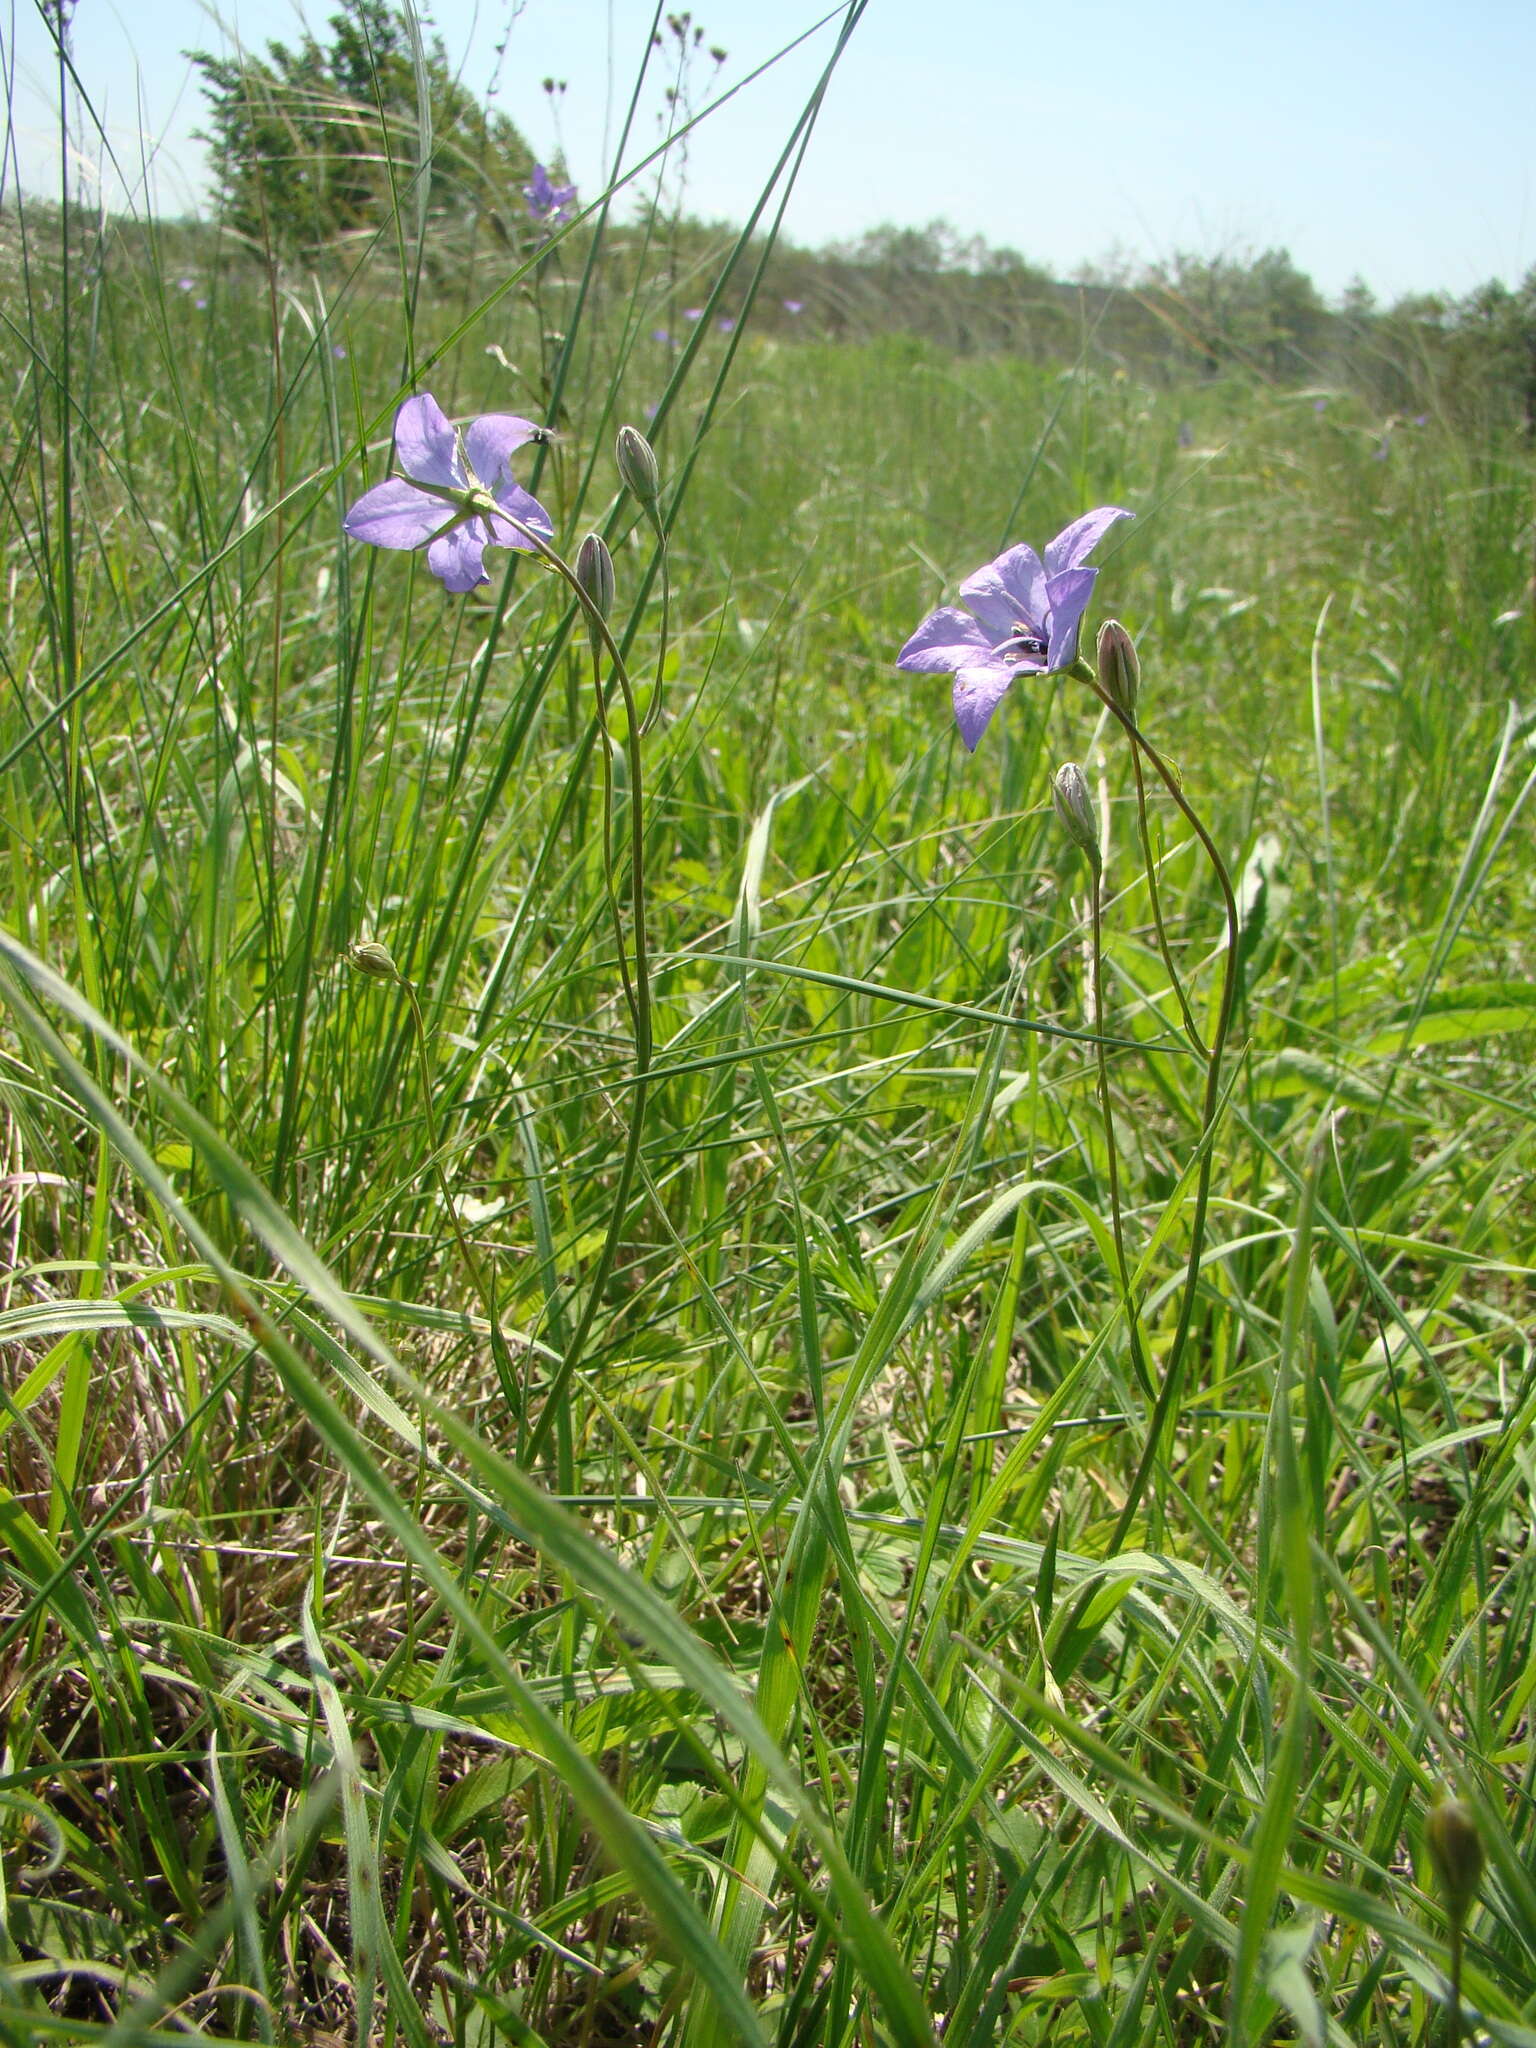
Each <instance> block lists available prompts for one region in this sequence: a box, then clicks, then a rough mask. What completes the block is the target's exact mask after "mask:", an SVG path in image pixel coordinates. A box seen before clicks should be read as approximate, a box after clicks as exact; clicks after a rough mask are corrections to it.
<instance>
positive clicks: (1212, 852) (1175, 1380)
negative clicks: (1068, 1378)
mask: <svg viewBox="0 0 1536 2048" xmlns="http://www.w3.org/2000/svg"><path fill="white" fill-rule="evenodd" d="M1086 678H1087V680H1088V682H1089V683H1090V685H1091V687H1092V689H1093V691H1094V694H1095V695H1096V696H1097V697H1098V699H1099V701H1100V702H1101V703H1102V704H1104V705H1105V706H1106V707H1107V708H1108V709H1109V710H1110V711H1111V712H1112V713H1113V714H1114V716H1115V717H1116V718H1117V719H1118V720H1119V721H1120V724H1121V725H1122V726H1123V727H1124V729H1125V733H1126V736H1127V738H1128V739H1129V740H1130V742H1131V745H1132V746H1133V748H1135V749H1136V750H1137V751H1139V752H1140V753H1141V754H1142V755H1143V756H1144V757H1145V758H1146V760H1147V761H1148V762H1150V764H1151V766H1152V769H1153V771H1154V772H1155V774H1156V775H1157V776H1158V778H1159V780H1160V781H1161V782H1162V784H1163V786H1164V788H1165V789H1166V790H1167V791H1168V794H1169V795H1170V796H1171V797H1172V798H1173V800H1174V802H1175V803H1176V804H1177V805H1178V807H1179V809H1180V811H1181V812H1182V813H1183V815H1184V818H1185V821H1186V822H1187V823H1188V825H1189V828H1190V830H1191V831H1192V832H1193V833H1194V835H1195V837H1196V838H1197V839H1198V840H1199V841H1200V844H1201V845H1202V846H1203V847H1204V849H1205V853H1206V858H1207V859H1208V860H1209V861H1210V863H1211V867H1212V869H1213V871H1214V872H1215V876H1216V880H1217V883H1218V885H1219V887H1220V889H1221V897H1222V903H1223V905H1224V906H1225V909H1226V914H1227V958H1226V963H1225V967H1224V969H1223V973H1222V982H1221V1001H1220V1007H1219V1008H1218V1010H1217V1015H1216V1029H1215V1031H1214V1033H1213V1034H1212V1038H1211V1045H1210V1051H1209V1054H1208V1056H1207V1059H1206V1069H1205V1096H1204V1100H1203V1102H1202V1104H1201V1109H1200V1165H1199V1168H1198V1171H1197V1174H1196V1178H1195V1209H1194V1216H1193V1218H1192V1220H1191V1224H1190V1237H1189V1259H1188V1263H1187V1264H1186V1266H1185V1271H1184V1291H1183V1295H1182V1297H1181V1299H1180V1302H1179V1320H1178V1323H1177V1325H1176V1326H1175V1329H1174V1333H1173V1342H1172V1344H1171V1345H1170V1346H1169V1350H1168V1357H1167V1359H1166V1361H1165V1362H1164V1366H1163V1384H1162V1386H1161V1388H1160V1389H1159V1391H1158V1396H1157V1401H1156V1405H1155V1406H1154V1408H1153V1410H1152V1419H1151V1421H1150V1423H1149V1424H1148V1426H1147V1441H1146V1444H1145V1446H1144V1448H1143V1450H1142V1454H1141V1459H1140V1462H1139V1463H1138V1465H1137V1467H1136V1472H1135V1476H1134V1477H1133V1479H1132V1481H1131V1484H1130V1487H1129V1489H1128V1491H1127V1493H1126V1497H1125V1501H1124V1504H1123V1506H1122V1507H1121V1509H1120V1513H1119V1515H1118V1517H1117V1518H1116V1521H1115V1527H1114V1533H1113V1535H1112V1536H1111V1537H1110V1543H1109V1554H1110V1555H1111V1556H1112V1555H1113V1554H1114V1553H1115V1552H1116V1551H1117V1550H1118V1549H1119V1548H1120V1546H1121V1544H1122V1543H1124V1541H1125V1538H1126V1535H1127V1533H1128V1532H1129V1530H1130V1527H1131V1524H1132V1522H1134V1520H1135V1519H1136V1514H1137V1511H1138V1509H1139V1508H1140V1506H1141V1503H1142V1501H1143V1499H1144V1498H1145V1496H1146V1491H1147V1485H1148V1482H1149V1480H1150V1479H1151V1476H1152V1468H1153V1466H1154V1465H1155V1463H1156V1462H1157V1453H1158V1447H1159V1445H1160V1444H1161V1442H1162V1439H1163V1432H1164V1429H1165V1428H1166V1426H1167V1424H1168V1420H1169V1417H1170V1416H1172V1415H1175V1414H1177V1412H1178V1402H1179V1394H1180V1391H1181V1388H1182V1385H1183V1377H1184V1354H1185V1351H1186V1349H1187V1347H1188V1344H1189V1333H1190V1329H1191V1327H1192V1325H1193V1323H1194V1316H1195V1302H1196V1299H1197V1298H1198V1296H1199V1292H1200V1261H1201V1258H1202V1256H1203V1254H1204V1251H1205V1224H1206V1216H1207V1213H1208V1211H1209V1208H1210V1200H1211V1173H1212V1168H1213V1164H1214V1158H1215V1146H1214V1143H1213V1137H1214V1129H1215V1123H1216V1115H1217V1111H1218V1110H1219V1108H1220V1106H1221V1060H1222V1053H1223V1052H1224V1050H1225V1048H1226V1043H1227V1038H1228V1035H1229V1034H1230V1032H1231V1029H1232V1018H1233V1015H1234V1013H1235V1011H1236V1007H1237V980H1238V937H1239V930H1238V917H1237V898H1236V896H1235V895H1234V893H1233V890H1232V878H1231V876H1230V875H1229V874H1228V872H1227V864H1226V862H1225V861H1224V860H1223V859H1222V857H1221V855H1220V853H1219V852H1218V851H1217V849H1216V844H1215V841H1214V840H1213V839H1212V838H1211V835H1210V833H1209V832H1208V831H1207V830H1206V828H1205V826H1204V824H1203V823H1202V822H1201V820H1200V818H1199V816H1198V815H1197V814H1196V812H1195V810H1194V808H1193V807H1192V805H1191V804H1190V802H1189V800H1188V798H1187V797H1186V796H1185V794H1184V791H1183V789H1182V788H1181V787H1180V784H1179V779H1178V777H1177V776H1176V775H1175V774H1174V772H1173V770H1172V769H1171V768H1170V767H1169V766H1168V763H1167V762H1166V761H1165V760H1164V759H1163V757H1162V755H1161V754H1160V753H1159V752H1158V751H1157V749H1156V747H1154V746H1153V744H1152V742H1151V741H1150V740H1149V739H1148V738H1147V737H1146V735H1145V734H1144V733H1143V732H1142V731H1141V729H1140V728H1139V727H1138V725H1137V724H1136V721H1135V720H1134V719H1133V718H1132V717H1131V716H1130V714H1129V713H1128V712H1126V711H1123V710H1122V709H1121V708H1120V706H1119V705H1118V704H1117V703H1116V702H1115V701H1114V699H1113V697H1111V696H1110V694H1109V692H1108V691H1107V690H1105V689H1104V688H1103V687H1102V685H1101V684H1100V683H1099V681H1098V678H1097V677H1096V676H1094V675H1093V673H1092V671H1091V670H1088V671H1086Z"/></svg>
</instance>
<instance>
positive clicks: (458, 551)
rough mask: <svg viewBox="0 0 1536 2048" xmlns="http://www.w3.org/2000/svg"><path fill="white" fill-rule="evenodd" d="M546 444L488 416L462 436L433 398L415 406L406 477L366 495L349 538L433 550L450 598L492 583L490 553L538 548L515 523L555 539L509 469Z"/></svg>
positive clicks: (409, 422)
mask: <svg viewBox="0 0 1536 2048" xmlns="http://www.w3.org/2000/svg"><path fill="white" fill-rule="evenodd" d="M539 438H540V429H539V428H538V427H536V426H535V425H534V424H533V422H532V420H524V419H519V418H517V416H516V415H515V414H513V413H506V412H488V413H484V414H482V416H481V417H480V418H479V419H477V420H471V421H470V423H469V425H468V426H467V427H464V428H462V429H461V428H458V427H456V426H455V425H454V424H453V422H452V421H451V420H450V419H448V418H447V417H446V416H445V415H444V413H443V411H442V409H441V407H440V406H439V405H438V402H437V400H436V399H435V398H434V397H433V396H432V394H431V393H430V392H428V391H423V392H422V393H421V394H420V395H419V396H418V397H416V398H408V399H407V400H406V401H405V403H404V405H402V406H401V408H400V410H399V411H398V412H397V413H396V414H395V459H396V461H397V462H398V463H399V465H400V468H401V469H402V470H403V471H404V475H403V476H398V477H391V478H390V480H389V481H388V483H382V484H375V485H374V487H373V489H372V490H371V491H364V493H363V495H362V496H361V497H360V498H359V499H358V501H357V503H356V504H355V505H354V506H353V507H352V509H351V511H350V512H348V514H347V516H346V519H345V521H344V522H343V523H344V525H345V529H346V531H347V532H348V533H349V534H350V535H351V537H352V539H353V540H363V541H367V542H368V543H369V545H370V546H372V547H376V548H422V547H424V548H425V549H426V551H427V567H428V568H429V569H430V570H431V571H432V574H433V575H434V576H436V577H438V578H439V579H440V581H441V583H442V586H443V588H444V589H445V590H450V591H454V592H462V591H465V590H473V589H474V587H475V585H476V584H477V583H489V582H490V580H491V579H490V577H489V576H488V575H487V574H486V569H485V561H484V556H485V550H486V549H487V548H488V547H492V546H494V547H499V548H522V549H525V550H530V549H531V547H532V543H531V542H530V541H529V540H528V539H527V538H526V536H525V535H523V534H522V533H520V532H519V531H518V529H517V527H515V526H514V525H513V524H512V523H511V522H512V520H513V519H517V520H520V521H521V522H522V524H523V525H524V526H526V527H528V528H529V529H530V531H532V532H533V533H536V534H538V535H539V537H540V538H541V539H543V540H548V539H549V538H550V537H551V536H552V535H553V533H554V530H555V529H554V527H553V526H552V525H551V524H550V518H549V514H548V513H547V512H546V511H545V510H544V507H543V506H542V505H541V504H540V503H539V501H538V499H537V498H533V497H530V496H529V494H528V492H527V491H525V490H524V489H523V488H522V486H521V485H520V484H517V483H514V482H513V480H512V472H511V470H510V468H509V467H508V461H509V458H510V456H511V454H512V451H513V449H514V448H521V447H522V445H523V443H524V442H525V441H532V440H536V439H539Z"/></svg>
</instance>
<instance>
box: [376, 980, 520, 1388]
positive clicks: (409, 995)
mask: <svg viewBox="0 0 1536 2048" xmlns="http://www.w3.org/2000/svg"><path fill="white" fill-rule="evenodd" d="M399 982H400V986H401V988H403V989H404V990H405V1000H406V1002H407V1003H408V1004H409V1005H410V1011H411V1022H412V1024H413V1025H414V1026H415V1038H416V1058H417V1062H418V1065H419V1066H420V1069H421V1100H422V1110H423V1114H424V1115H425V1117H426V1123H427V1145H428V1147H429V1149H430V1152H431V1156H432V1171H433V1172H434V1174H436V1176H437V1185H438V1187H439V1189H440V1190H441V1192H442V1197H443V1204H444V1207H445V1208H446V1209H447V1211H448V1221H449V1223H450V1225H451V1226H452V1229H453V1235H454V1238H455V1240H456V1241H457V1243H458V1247H459V1256H460V1258H461V1259H462V1260H463V1261H464V1267H465V1270H466V1272H467V1273H468V1274H469V1277H470V1279H471V1281H472V1282H473V1283H474V1288H475V1292H476V1293H477V1294H478V1295H479V1297H480V1299H481V1302H482V1303H483V1304H484V1307H485V1315H486V1321H487V1322H488V1323H489V1325H490V1331H491V1355H492V1357H493V1358H494V1359H495V1361H496V1373H497V1377H498V1378H499V1379H500V1381H501V1391H502V1392H503V1393H504V1394H505V1395H506V1397H507V1400H508V1402H509V1403H510V1404H511V1407H512V1410H513V1413H514V1414H516V1415H517V1416H518V1418H519V1420H521V1416H522V1405H523V1392H522V1388H521V1386H520V1385H519V1383H518V1377H517V1368H516V1366H515V1365H514V1364H513V1362H512V1354H511V1352H510V1351H509V1350H508V1349H507V1340H506V1338H505V1337H504V1336H503V1335H502V1333H501V1317H500V1314H499V1312H498V1310H497V1307H496V1290H495V1286H494V1284H493V1283H492V1282H491V1281H490V1280H488V1279H487V1277H486V1273H485V1269H484V1267H483V1266H482V1265H481V1264H480V1261H479V1259H478V1258H476V1256H475V1253H474V1251H473V1249H472V1247H471V1245H470V1242H469V1239H468V1238H467V1237H466V1236H465V1234H464V1225H463V1222H462V1221H461V1219H460V1217H459V1205H458V1203H457V1202H456V1201H455V1200H454V1198H453V1190H452V1189H451V1188H450V1187H449V1185H448V1176H447V1174H446V1173H445V1172H444V1170H443V1155H442V1148H441V1145H440V1142H439V1139H438V1131H437V1111H436V1108H435V1106H434V1102H433V1094H432V1062H431V1059H430V1057H429V1055H428V1052H427V1025H426V1019H425V1018H424V1017H423V1016H422V1014H421V1001H420V998H419V997H418V996H417V994H416V985H415V983H414V982H412V981H408V980H407V979H406V977H405V976H404V975H403V974H402V975H400V976H399Z"/></svg>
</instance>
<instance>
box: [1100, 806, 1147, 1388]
mask: <svg viewBox="0 0 1536 2048" xmlns="http://www.w3.org/2000/svg"><path fill="white" fill-rule="evenodd" d="M1088 865H1089V867H1090V868H1091V869H1092V870H1093V942H1092V943H1093V1028H1094V1033H1095V1050H1096V1053H1097V1061H1098V1073H1099V1111H1100V1114H1101V1115H1102V1117H1103V1119H1104V1148H1105V1151H1106V1153H1107V1155H1108V1158H1109V1220H1110V1227H1111V1230H1112V1232H1113V1234H1114V1240H1115V1265H1116V1267H1117V1268H1118V1270H1119V1277H1120V1300H1121V1305H1122V1307H1123V1308H1124V1310H1125V1327H1126V1333H1127V1336H1128V1338H1129V1341H1130V1347H1131V1364H1132V1365H1133V1366H1134V1367H1135V1369H1136V1377H1137V1379H1138V1380H1139V1381H1140V1382H1141V1390H1142V1392H1143V1393H1144V1394H1145V1395H1146V1397H1147V1399H1148V1400H1149V1401H1151V1400H1154V1399H1155V1396H1154V1393H1153V1388H1152V1372H1151V1368H1150V1367H1149V1365H1148V1363H1147V1352H1146V1344H1145V1341H1144V1339H1143V1336H1142V1330H1141V1311H1140V1309H1139V1307H1138V1306H1137V1302H1136V1296H1135V1292H1134V1290H1133V1289H1132V1286H1131V1262H1130V1260H1129V1259H1128V1258H1127V1257H1126V1255H1125V1219H1124V1217H1123V1215H1122V1213H1121V1208H1120V1148H1119V1146H1118V1145H1117V1143H1116V1141H1115V1117H1114V1109H1113V1106H1112V1104H1111V1101H1110V1093H1109V1048H1108V1047H1107V1046H1106V1045H1105V1043H1104V863H1103V860H1102V858H1101V857H1100V856H1099V852H1098V849H1097V847H1095V848H1094V850H1093V852H1092V853H1090V854H1089V856H1088Z"/></svg>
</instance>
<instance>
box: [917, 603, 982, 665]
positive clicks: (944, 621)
mask: <svg viewBox="0 0 1536 2048" xmlns="http://www.w3.org/2000/svg"><path fill="white" fill-rule="evenodd" d="M991 651H992V636H991V634H990V633H988V632H987V630H986V629H985V627H983V626H980V625H978V624H977V622H976V621H975V619H973V618H972V617H971V615H970V613H969V612H960V611H956V610H955V608H954V606H953V605H941V606H940V608H939V610H938V611H936V612H930V613H929V614H928V616H927V618H926V619H924V621H923V623H922V624H921V625H920V626H919V627H918V629H917V631H916V632H915V633H914V634H913V635H912V638H911V639H910V640H909V641H908V642H907V644H906V646H905V647H903V648H902V650H901V652H900V654H898V655H897V657H896V666H897V667H898V668H904V669H906V670H908V671H909V672H910V673H911V674H913V675H920V676H935V675H937V676H950V675H953V674H954V673H955V671H956V670H957V669H959V668H963V667H964V666H965V664H966V663H967V662H973V661H976V660H978V659H982V660H984V659H985V658H986V656H987V655H988V654H990V653H991Z"/></svg>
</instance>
